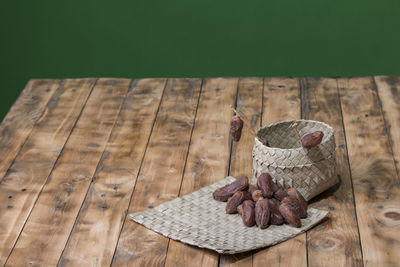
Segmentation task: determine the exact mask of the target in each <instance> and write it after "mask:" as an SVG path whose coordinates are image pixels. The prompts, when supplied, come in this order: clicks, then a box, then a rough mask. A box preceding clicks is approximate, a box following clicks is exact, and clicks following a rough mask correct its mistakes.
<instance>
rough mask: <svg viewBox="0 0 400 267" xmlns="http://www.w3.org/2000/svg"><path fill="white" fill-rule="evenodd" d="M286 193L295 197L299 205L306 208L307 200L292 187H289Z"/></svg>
mask: <svg viewBox="0 0 400 267" xmlns="http://www.w3.org/2000/svg"><path fill="white" fill-rule="evenodd" d="M287 193H288V195H289V196H290V197H291V198H294V199H297V201H299V203H300V205H301V206H302V207H303V208H304V209H305V210H307V200H305V198H304V197H303V195H302V194H301V193H300V192H299V191H298V190H297V189H296V188H294V187H292V188H289V189H288V191H287Z"/></svg>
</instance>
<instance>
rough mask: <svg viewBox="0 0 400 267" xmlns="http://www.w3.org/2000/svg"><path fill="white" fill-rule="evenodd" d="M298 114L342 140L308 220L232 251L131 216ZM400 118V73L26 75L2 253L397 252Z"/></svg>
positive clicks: (248, 259)
mask: <svg viewBox="0 0 400 267" xmlns="http://www.w3.org/2000/svg"><path fill="white" fill-rule="evenodd" d="M231 107H235V108H236V109H237V110H239V111H240V112H242V113H243V114H244V115H245V116H246V118H247V119H248V122H249V123H247V124H246V125H245V128H244V130H243V135H242V139H241V141H240V142H239V143H232V142H231V140H230V139H229V119H230V117H231V116H232V114H233V113H232V110H231ZM297 118H304V119H313V120H320V121H324V122H326V123H328V124H330V125H332V126H333V127H334V129H335V137H336V143H337V146H338V148H337V163H338V175H339V177H340V181H341V182H340V184H338V185H336V186H334V187H332V188H331V189H329V190H327V191H326V192H324V193H323V194H321V195H319V196H317V197H316V198H314V199H313V200H311V201H310V205H311V206H313V207H316V208H319V209H324V210H329V211H330V215H329V218H328V219H327V220H324V221H323V222H322V223H321V224H319V225H318V226H316V227H314V228H313V229H311V230H309V231H308V232H306V233H303V234H301V235H299V236H297V237H295V238H293V239H290V240H287V241H285V242H283V243H280V244H278V245H275V246H273V247H270V248H265V249H259V250H256V251H251V252H247V253H241V254H237V255H230V256H227V255H219V254H218V253H215V252H213V251H210V250H205V249H199V248H197V247H193V246H189V245H185V244H182V243H180V242H177V241H173V240H169V239H168V238H165V237H163V236H161V235H159V234H157V233H154V232H152V231H150V230H148V229H146V228H145V227H143V226H141V225H139V224H136V223H135V222H133V221H131V220H129V218H128V217H127V214H128V213H130V212H134V211H140V210H144V209H148V208H151V207H154V206H156V205H158V204H161V203H163V202H165V201H168V200H171V199H174V198H176V197H178V196H182V195H185V194H188V193H190V192H192V191H194V190H197V189H199V188H201V187H203V186H206V185H209V184H211V183H214V182H215V181H217V180H219V179H222V178H224V177H225V176H226V175H228V174H230V175H233V176H239V175H241V174H246V175H249V176H250V175H251V164H252V163H251V150H252V146H253V137H254V134H253V132H254V131H255V130H257V129H258V127H260V126H261V125H265V124H268V123H271V122H276V121H279V120H285V119H297ZM399 127H400V77H387V76H376V77H355V78H209V79H136V80H129V79H110V78H107V79H66V80H31V81H29V82H28V84H27V86H26V88H25V89H24V90H23V91H22V93H21V95H20V97H19V98H18V100H17V101H16V102H15V104H14V105H13V106H12V108H11V109H10V111H9V112H8V114H7V115H6V117H5V118H4V119H3V121H2V123H1V124H0V156H1V159H2V160H1V162H0V266H3V265H5V266H56V265H59V266H110V265H112V266H147V265H151V266H160V265H161V266H164V265H166V266H363V265H364V266H400V253H399V251H400V204H399V203H400V183H399V181H400V178H399V167H400V166H399V160H400V152H399V151H400V130H399Z"/></svg>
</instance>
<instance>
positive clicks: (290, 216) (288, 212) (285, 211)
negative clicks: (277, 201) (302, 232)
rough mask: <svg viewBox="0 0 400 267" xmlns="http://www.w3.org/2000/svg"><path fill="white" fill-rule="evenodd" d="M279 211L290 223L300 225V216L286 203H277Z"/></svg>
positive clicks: (295, 225)
mask: <svg viewBox="0 0 400 267" xmlns="http://www.w3.org/2000/svg"><path fill="white" fill-rule="evenodd" d="M279 212H280V213H281V214H282V216H283V218H284V219H285V220H286V221H287V222H288V223H289V224H290V225H292V226H294V227H301V221H300V216H299V215H297V213H296V211H295V210H294V209H293V207H292V206H290V205H289V204H287V203H281V205H279Z"/></svg>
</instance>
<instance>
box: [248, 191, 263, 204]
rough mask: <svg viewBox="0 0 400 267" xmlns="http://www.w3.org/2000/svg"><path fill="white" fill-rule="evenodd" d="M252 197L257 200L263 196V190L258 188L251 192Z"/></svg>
mask: <svg viewBox="0 0 400 267" xmlns="http://www.w3.org/2000/svg"><path fill="white" fill-rule="evenodd" d="M251 196H252V199H253V201H254V202H257V201H258V200H259V199H260V198H263V195H262V192H261V190H256V191H254V192H253V194H251Z"/></svg>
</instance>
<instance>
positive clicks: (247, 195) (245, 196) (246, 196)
mask: <svg viewBox="0 0 400 267" xmlns="http://www.w3.org/2000/svg"><path fill="white" fill-rule="evenodd" d="M242 192H243V193H244V200H253V197H252V196H251V193H250V192H249V191H242Z"/></svg>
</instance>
